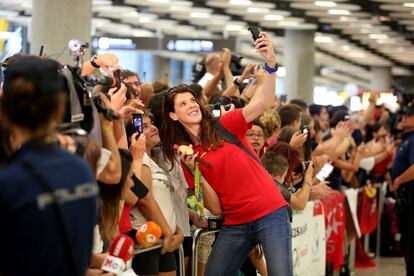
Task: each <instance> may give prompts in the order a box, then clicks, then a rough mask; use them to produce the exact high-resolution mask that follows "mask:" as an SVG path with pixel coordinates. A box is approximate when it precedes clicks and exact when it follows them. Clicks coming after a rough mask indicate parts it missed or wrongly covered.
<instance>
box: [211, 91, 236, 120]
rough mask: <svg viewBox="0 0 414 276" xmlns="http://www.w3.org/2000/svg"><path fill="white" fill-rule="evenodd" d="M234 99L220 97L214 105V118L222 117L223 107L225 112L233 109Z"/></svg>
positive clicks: (212, 111) (212, 110)
mask: <svg viewBox="0 0 414 276" xmlns="http://www.w3.org/2000/svg"><path fill="white" fill-rule="evenodd" d="M231 103H232V98H230V97H226V96H220V97H219V98H218V99H217V100H216V102H215V103H214V105H213V108H212V109H211V113H212V114H213V117H215V118H218V117H220V116H221V106H224V110H227V111H228V110H229V109H230V108H231V105H230V104H231Z"/></svg>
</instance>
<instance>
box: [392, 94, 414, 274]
mask: <svg viewBox="0 0 414 276" xmlns="http://www.w3.org/2000/svg"><path fill="white" fill-rule="evenodd" d="M401 113H402V121H401V127H402V129H403V131H404V133H403V134H402V137H401V143H400V145H399V146H398V149H397V152H396V155H395V159H394V164H393V166H392V170H391V177H392V181H393V183H392V186H391V190H393V191H397V195H398V198H397V202H396V205H395V210H396V213H397V220H398V228H399V230H400V232H401V246H402V249H403V253H404V258H405V264H406V270H407V275H414V228H413V226H414V103H413V102H411V103H409V104H408V105H406V106H405V107H403V108H402V112H401Z"/></svg>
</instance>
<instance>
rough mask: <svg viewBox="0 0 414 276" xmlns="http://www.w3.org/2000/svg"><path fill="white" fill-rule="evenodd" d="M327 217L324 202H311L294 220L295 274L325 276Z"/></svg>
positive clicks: (295, 214) (298, 275)
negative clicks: (324, 211) (323, 206)
mask: <svg viewBox="0 0 414 276" xmlns="http://www.w3.org/2000/svg"><path fill="white" fill-rule="evenodd" d="M325 233H326V231H325V217H324V213H323V208H322V202H320V201H315V202H313V201H310V202H308V204H307V206H306V208H305V210H303V211H302V212H294V213H293V219H292V259H293V273H294V275H297V276H302V275H309V276H323V275H325V264H326V238H325Z"/></svg>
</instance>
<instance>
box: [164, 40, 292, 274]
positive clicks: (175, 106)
mask: <svg viewBox="0 0 414 276" xmlns="http://www.w3.org/2000/svg"><path fill="white" fill-rule="evenodd" d="M255 46H256V50H257V51H258V53H259V54H260V55H261V56H262V57H263V59H264V60H265V62H266V63H265V70H266V72H267V73H266V74H265V80H264V85H263V91H261V93H259V95H260V96H257V97H255V98H253V99H252V100H251V101H250V102H249V104H248V105H246V106H245V107H244V108H242V109H236V110H234V111H231V112H229V113H226V114H225V115H224V116H222V117H221V118H220V123H221V124H222V126H223V127H225V128H226V129H227V130H229V131H230V132H231V133H232V134H233V135H235V136H236V137H237V138H238V139H239V140H240V142H241V143H242V144H243V145H244V146H245V147H246V148H248V149H249V150H250V151H252V152H253V149H252V148H251V146H250V145H249V142H248V141H247V139H246V132H247V130H248V129H250V128H251V126H252V124H251V122H252V121H253V120H255V119H256V118H257V117H259V116H260V115H261V114H262V113H263V112H265V111H266V110H267V109H268V108H270V107H271V105H272V104H273V103H274V97H275V72H276V69H277V63H276V56H275V53H274V50H273V44H272V41H271V40H270V39H269V38H268V36H267V34H266V33H261V37H260V38H259V39H257V40H256V42H255ZM215 124H216V122H215V121H214V120H213V118H212V116H211V115H210V112H209V111H208V110H207V109H206V108H205V107H204V106H202V105H200V104H199V102H198V101H197V100H196V98H195V96H194V93H193V92H192V91H191V89H189V88H188V87H187V86H185V85H180V86H177V87H175V88H173V89H170V90H169V91H168V92H167V93H166V95H165V98H164V104H163V122H162V127H161V132H160V134H161V141H162V144H163V149H164V154H165V155H166V157H167V158H168V159H169V160H170V161H171V162H170V163H171V164H174V162H173V160H174V158H175V156H176V155H175V154H176V153H175V151H174V144H178V145H184V144H185V145H188V144H192V145H193V148H194V151H195V154H193V155H191V156H187V157H186V156H184V155H183V154H181V156H180V157H181V160H182V161H184V162H185V163H186V165H187V166H189V167H190V170H191V169H193V168H194V160H195V158H196V157H197V156H199V157H201V158H202V159H203V160H205V161H206V162H207V163H209V164H210V165H211V166H208V167H207V166H205V165H204V164H203V163H204V162H203V163H200V164H199V168H200V171H201V174H202V176H203V180H206V181H202V184H201V188H202V189H203V194H204V200H205V201H204V203H205V205H206V207H207V208H208V209H209V210H210V211H211V212H212V213H213V214H215V215H218V214H221V213H222V215H223V218H224V225H223V227H222V228H221V230H220V232H219V235H218V237H217V239H216V242H215V244H214V247H213V250H212V253H211V255H210V258H209V260H208V263H207V267H206V272H205V275H207V276H209V275H214V276H220V275H235V274H236V272H237V271H238V270H239V268H240V266H241V264H242V263H243V261H244V259H245V258H246V256H247V255H248V253H249V252H250V251H251V250H252V249H253V248H254V246H255V245H256V244H258V243H260V244H262V246H263V249H264V254H265V256H266V263H267V264H268V273H269V275H283V276H286V275H287V276H289V275H292V258H291V229H290V222H289V219H288V215H287V208H286V205H287V203H286V201H285V200H284V199H283V196H282V194H281V192H280V191H279V189H278V188H277V186H276V185H275V183H274V182H273V179H272V177H271V176H270V175H269V174H268V173H267V172H266V171H265V170H264V168H263V167H262V166H261V165H260V164H259V163H258V162H257V161H256V160H254V159H253V158H252V157H251V156H249V155H248V154H246V152H244V151H243V150H242V149H241V148H240V147H239V146H237V145H234V144H231V143H228V142H226V141H224V140H223V139H222V138H221V137H220V135H219V133H218V132H217V130H216V128H215ZM184 172H185V173H186V176H187V181H188V182H189V185H190V187H191V186H192V179H193V178H192V176H191V175H190V174H189V173H188V171H187V170H184Z"/></svg>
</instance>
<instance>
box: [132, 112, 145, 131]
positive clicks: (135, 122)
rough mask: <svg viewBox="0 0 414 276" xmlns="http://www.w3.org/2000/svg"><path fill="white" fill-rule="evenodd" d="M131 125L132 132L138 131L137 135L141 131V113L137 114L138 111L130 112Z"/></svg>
mask: <svg viewBox="0 0 414 276" xmlns="http://www.w3.org/2000/svg"><path fill="white" fill-rule="evenodd" d="M132 126H133V127H134V132H136V133H138V137H139V136H140V135H141V134H142V133H143V130H142V114H139V113H134V114H132Z"/></svg>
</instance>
